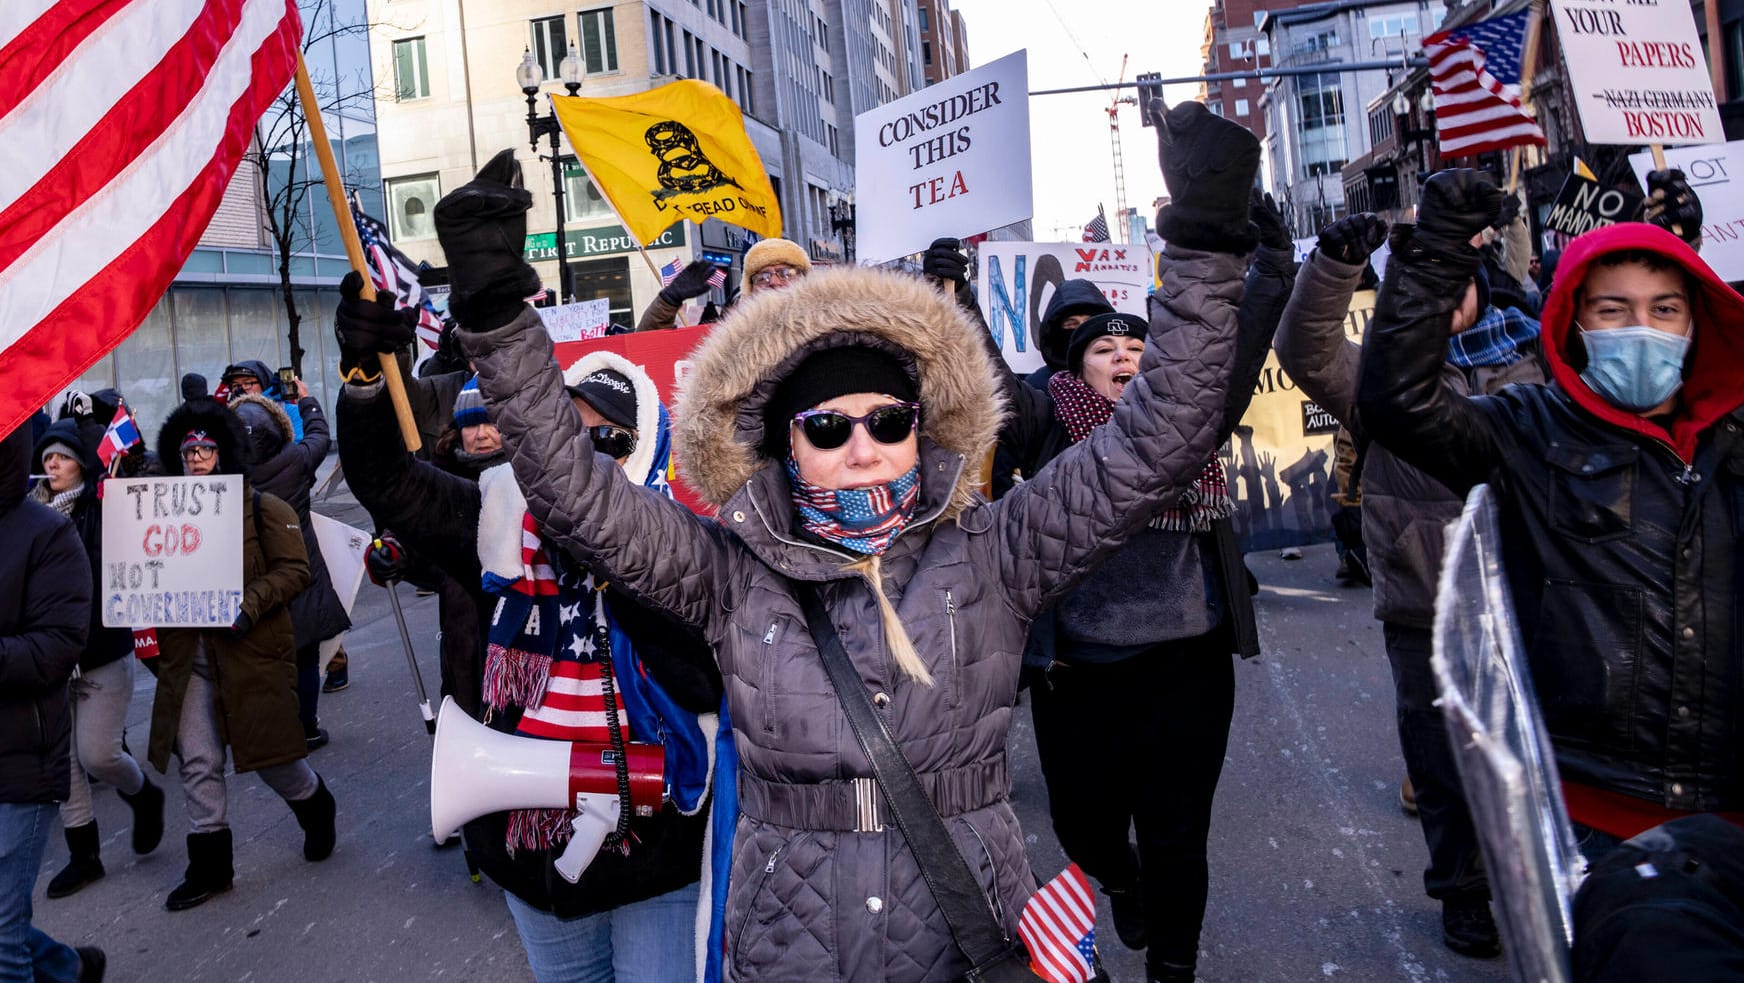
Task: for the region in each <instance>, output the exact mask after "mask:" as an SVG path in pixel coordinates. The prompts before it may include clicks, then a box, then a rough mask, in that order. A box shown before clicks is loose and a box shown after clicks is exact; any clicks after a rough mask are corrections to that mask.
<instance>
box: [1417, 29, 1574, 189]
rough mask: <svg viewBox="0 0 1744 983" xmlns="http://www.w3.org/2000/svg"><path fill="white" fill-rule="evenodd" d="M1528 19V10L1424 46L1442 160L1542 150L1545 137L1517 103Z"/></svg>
mask: <svg viewBox="0 0 1744 983" xmlns="http://www.w3.org/2000/svg"><path fill="white" fill-rule="evenodd" d="M1531 16H1532V11H1531V8H1527V9H1525V10H1521V11H1520V12H1518V13H1513V14H1508V15H1506V16H1504V17H1492V18H1490V19H1489V20H1481V21H1478V22H1477V23H1475V24H1467V25H1466V26H1464V27H1460V28H1455V29H1453V30H1449V31H1441V32H1440V33H1437V34H1431V35H1430V36H1429V37H1427V38H1425V39H1424V40H1423V50H1424V51H1425V52H1426V53H1427V54H1428V55H1429V77H1430V83H1431V85H1432V86H1433V89H1434V92H1435V126H1436V129H1437V130H1438V131H1439V134H1440V140H1441V155H1442V156H1443V157H1466V156H1470V155H1472V154H1481V153H1484V152H1486V151H1490V150H1503V149H1505V148H1508V147H1519V146H1524V145H1526V144H1538V145H1540V146H1542V145H1543V144H1544V131H1543V130H1542V129H1539V127H1538V124H1537V123H1536V122H1534V121H1533V119H1532V117H1531V116H1528V115H1527V114H1526V109H1525V107H1524V106H1523V105H1522V104H1521V102H1520V59H1521V56H1522V53H1523V52H1524V51H1525V48H1526V34H1527V32H1528V30H1529V28H1530V26H1531Z"/></svg>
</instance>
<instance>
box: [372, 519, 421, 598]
mask: <svg viewBox="0 0 1744 983" xmlns="http://www.w3.org/2000/svg"><path fill="white" fill-rule="evenodd" d="M363 566H364V569H366V570H368V571H369V579H370V582H371V583H373V584H375V585H376V586H377V587H387V586H389V585H391V584H393V583H394V582H395V581H400V580H405V579H406V571H407V570H408V569H409V568H410V567H411V558H410V557H408V556H407V555H406V548H405V547H404V546H403V545H401V544H400V541H399V539H398V538H397V537H395V536H394V534H393V533H391V532H388V531H387V530H385V529H384V530H382V532H381V535H379V536H377V537H376V538H375V540H374V541H373V542H371V543H370V544H369V552H368V553H365V554H364V556H363Z"/></svg>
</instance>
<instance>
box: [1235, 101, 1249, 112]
mask: <svg viewBox="0 0 1744 983" xmlns="http://www.w3.org/2000/svg"><path fill="white" fill-rule="evenodd" d="M1235 115H1237V116H1246V115H1247V100H1246V99H1237V100H1236V101H1235Z"/></svg>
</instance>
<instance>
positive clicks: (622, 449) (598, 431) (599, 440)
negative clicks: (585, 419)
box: [586, 423, 636, 459]
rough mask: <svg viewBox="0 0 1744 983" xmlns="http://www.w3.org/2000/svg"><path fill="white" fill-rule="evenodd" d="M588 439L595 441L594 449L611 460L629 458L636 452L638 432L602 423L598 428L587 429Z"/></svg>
mask: <svg viewBox="0 0 1744 983" xmlns="http://www.w3.org/2000/svg"><path fill="white" fill-rule="evenodd" d="M586 432H587V439H589V440H591V441H593V449H594V450H596V451H598V452H600V453H601V454H604V455H605V456H607V457H609V458H613V459H616V458H620V457H629V456H630V454H631V453H633V452H634V451H635V450H636V431H634V430H626V429H624V428H623V427H620V426H615V425H613V424H610V423H602V424H600V425H599V426H597V427H588V428H587V431H586Z"/></svg>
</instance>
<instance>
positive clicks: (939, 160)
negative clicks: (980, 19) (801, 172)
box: [854, 51, 1034, 263]
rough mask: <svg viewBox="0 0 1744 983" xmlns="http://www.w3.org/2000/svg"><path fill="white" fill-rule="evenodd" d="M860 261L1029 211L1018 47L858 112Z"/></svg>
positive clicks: (1024, 71)
mask: <svg viewBox="0 0 1744 983" xmlns="http://www.w3.org/2000/svg"><path fill="white" fill-rule="evenodd" d="M854 172H855V173H854V178H855V182H856V189H855V195H856V201H857V204H858V211H857V212H856V214H857V216H858V220H859V225H858V226H857V230H858V235H859V239H858V247H857V248H858V250H859V256H860V259H861V261H863V262H869V263H880V262H884V261H886V260H892V259H896V258H898V257H900V256H907V255H909V254H910V253H916V252H919V251H921V250H922V249H925V248H926V247H927V245H928V244H929V243H931V242H932V241H933V240H934V239H937V238H939V237H941V236H955V237H957V238H967V237H968V236H971V235H975V234H977V233H981V232H986V231H987V230H989V229H996V228H999V227H1000V226H1002V225H1010V224H1011V223H1013V222H1019V221H1022V220H1023V219H1026V218H1029V217H1030V215H1031V214H1032V212H1033V211H1034V199H1033V197H1032V190H1031V187H1030V146H1029V61H1028V57H1027V54H1026V53H1025V52H1023V51H1018V52H1015V53H1013V54H1009V55H1006V56H1005V57H1004V58H1001V59H999V60H998V61H995V62H993V63H991V64H988V65H984V66H982V67H981V68H977V69H975V70H974V71H972V72H965V73H964V74H962V75H958V76H955V77H953V78H949V79H946V80H944V81H942V82H938V83H935V84H933V85H929V86H927V87H926V88H924V89H922V90H920V91H919V92H916V93H914V94H913V95H910V96H907V97H905V98H902V99H898V100H896V101H895V102H890V103H886V104H884V105H882V106H879V107H878V108H876V109H872V110H868V111H867V112H864V113H861V114H860V115H858V116H856V117H854Z"/></svg>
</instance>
